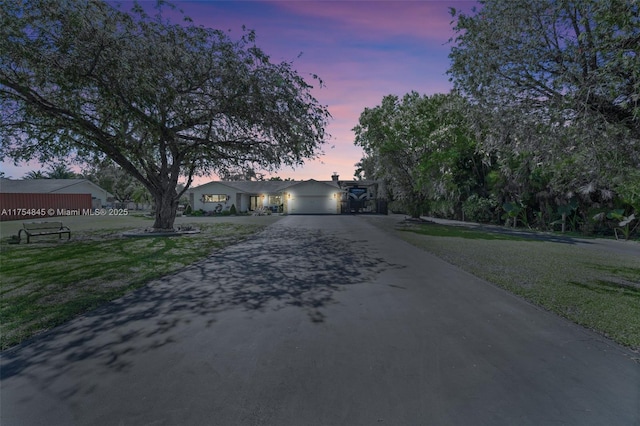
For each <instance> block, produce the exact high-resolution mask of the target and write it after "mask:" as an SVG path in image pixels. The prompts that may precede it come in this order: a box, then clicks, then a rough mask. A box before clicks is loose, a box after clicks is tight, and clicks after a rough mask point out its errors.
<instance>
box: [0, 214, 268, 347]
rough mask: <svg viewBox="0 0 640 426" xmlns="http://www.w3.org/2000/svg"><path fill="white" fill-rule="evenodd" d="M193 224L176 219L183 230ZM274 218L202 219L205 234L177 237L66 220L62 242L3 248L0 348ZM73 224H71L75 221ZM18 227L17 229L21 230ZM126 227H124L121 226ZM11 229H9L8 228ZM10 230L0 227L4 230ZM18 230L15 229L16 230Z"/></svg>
mask: <svg viewBox="0 0 640 426" xmlns="http://www.w3.org/2000/svg"><path fill="white" fill-rule="evenodd" d="M189 219H190V218H184V219H183V220H181V223H182V225H183V226H184V225H185V224H186V223H188V222H189ZM277 219H278V217H264V218H257V219H256V218H252V217H242V218H232V219H229V220H221V221H219V220H216V219H215V218H206V220H204V219H203V220H199V221H196V223H193V224H192V225H193V226H195V227H198V228H199V229H200V230H201V231H202V232H201V233H200V234H194V235H183V236H179V237H144V238H124V237H122V231H125V230H127V229H131V228H130V227H131V226H132V225H133V226H139V225H140V224H143V225H146V226H149V225H150V224H151V223H150V222H149V221H145V219H143V218H137V219H136V218H131V217H130V218H127V219H126V220H122V219H118V218H112V219H111V220H110V221H109V220H107V221H105V222H104V223H102V224H100V226H101V227H103V228H107V229H100V230H89V229H87V230H78V229H83V228H84V226H83V223H84V222H82V221H87V227H89V228H90V227H91V226H92V225H93V226H97V225H96V222H91V221H90V220H87V219H86V218H74V219H68V220H64V223H65V224H70V227H71V229H72V239H71V241H66V236H65V237H64V238H63V239H62V240H59V239H58V237H57V236H47V237H40V238H35V239H34V240H33V242H32V243H31V244H24V243H23V244H19V245H11V244H8V243H7V241H6V238H4V239H3V240H2V243H1V244H0V276H2V280H1V281H0V347H1V348H2V349H6V348H8V347H10V346H13V345H15V344H17V343H19V342H21V341H23V340H25V339H27V338H29V337H31V336H33V335H35V334H37V333H39V332H42V331H45V330H47V329H49V328H51V327H54V326H56V325H58V324H61V323H63V322H65V321H68V320H69V319H70V318H73V317H74V316H77V315H79V314H81V313H83V312H86V311H89V310H91V309H94V308H96V307H97V306H99V305H101V304H103V303H105V302H107V301H109V300H113V299H115V298H117V297H120V296H122V295H124V294H125V293H127V292H129V291H131V290H133V289H136V288H139V287H141V286H143V285H144V284H145V283H147V282H149V281H150V280H152V279H154V278H158V277H161V276H163V275H166V274H168V273H171V272H173V271H176V270H178V269H180V268H182V267H184V266H186V265H189V264H191V263H193V262H195V261H197V260H199V259H202V258H204V257H206V256H208V255H209V254H211V253H212V252H213V251H214V250H216V249H219V248H221V247H224V246H226V245H229V244H233V243H235V242H238V241H240V240H242V239H244V238H246V237H247V236H250V235H252V234H254V233H256V232H258V231H260V230H262V229H264V227H265V226H266V225H268V224H269V223H272V222H274V221H275V220H277ZM74 220H75V222H74ZM20 224H21V223H20ZM125 224H126V225H127V227H125V228H122V225H125ZM7 225H8V226H7ZM13 225H14V224H6V223H5V224H3V225H2V228H3V230H4V231H6V234H7V235H12V234H13V232H12V231H8V230H7V229H8V228H10V227H11V226H13ZM14 227H15V226H14Z"/></svg>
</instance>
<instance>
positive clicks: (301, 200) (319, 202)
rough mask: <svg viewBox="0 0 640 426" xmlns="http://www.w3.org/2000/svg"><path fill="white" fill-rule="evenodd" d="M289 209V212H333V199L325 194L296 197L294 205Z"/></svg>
mask: <svg viewBox="0 0 640 426" xmlns="http://www.w3.org/2000/svg"><path fill="white" fill-rule="evenodd" d="M292 207H293V208H292V209H290V212H289V213H291V214H335V213H336V204H335V200H332V199H331V198H329V197H327V196H320V197H318V196H306V197H304V196H303V197H300V196H299V197H296V200H295V205H294V206H292Z"/></svg>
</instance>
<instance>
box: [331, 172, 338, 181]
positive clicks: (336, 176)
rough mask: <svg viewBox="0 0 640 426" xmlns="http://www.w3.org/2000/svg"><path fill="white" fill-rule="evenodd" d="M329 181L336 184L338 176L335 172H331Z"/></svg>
mask: <svg viewBox="0 0 640 426" xmlns="http://www.w3.org/2000/svg"><path fill="white" fill-rule="evenodd" d="M331 180H332V181H334V182H338V174H337V173H336V172H333V174H332V175H331Z"/></svg>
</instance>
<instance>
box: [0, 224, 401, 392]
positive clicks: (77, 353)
mask: <svg viewBox="0 0 640 426" xmlns="http://www.w3.org/2000/svg"><path fill="white" fill-rule="evenodd" d="M390 267H397V266H394V265H391V264H389V263H387V262H386V261H385V260H384V259H382V258H380V257H378V256H377V255H376V249H375V247H372V245H369V244H367V242H366V241H355V240H351V239H349V238H348V237H345V236H342V235H340V236H338V235H335V234H330V233H325V232H322V231H318V230H314V229H300V228H296V229H290V228H287V227H286V226H283V225H280V224H275V225H273V226H271V227H269V228H267V229H266V230H265V231H263V232H262V233H260V234H258V235H257V236H255V237H253V238H251V239H249V240H247V241H244V242H242V243H240V244H236V245H234V246H229V247H227V248H225V249H222V250H220V251H219V252H217V253H214V254H213V255H212V256H210V257H209V258H207V259H205V260H203V261H200V262H198V263H196V264H193V265H191V266H189V267H187V268H185V269H183V270H181V271H179V272H177V273H174V274H172V275H169V276H166V277H164V278H162V279H159V280H156V281H153V282H151V283H149V284H148V285H147V286H145V287H143V288H141V289H139V290H137V291H135V292H133V293H131V294H129V295H127V296H125V297H123V298H121V299H118V300H116V301H113V302H111V303H109V304H107V305H105V306H103V307H101V308H99V309H97V310H95V311H92V312H90V313H88V314H85V315H83V316H81V317H79V318H76V319H75V320H72V321H70V322H69V323H67V324H64V325H62V326H60V327H58V328H56V329H53V330H51V331H48V332H46V333H44V334H42V335H40V336H37V337H35V338H33V339H31V340H30V341H28V342H25V343H23V344H21V345H18V346H17V347H15V348H12V349H10V350H7V351H5V352H4V353H2V356H1V360H2V368H1V370H0V377H1V378H2V380H6V379H8V378H11V377H12V376H15V375H19V374H23V375H24V374H34V375H37V378H38V382H39V384H40V386H42V387H44V388H46V387H48V386H49V385H51V384H53V383H55V382H58V383H57V384H56V386H57V387H60V386H61V384H60V383H59V382H63V381H64V380H58V379H59V378H60V377H61V376H64V375H65V374H67V372H68V371H69V369H71V368H74V375H75V376H77V375H78V374H79V369H80V370H82V369H86V370H87V373H88V374H91V373H90V371H93V370H95V369H96V368H97V369H99V370H103V371H106V372H108V371H116V372H126V371H127V370H128V369H129V367H130V366H131V363H132V362H133V361H134V359H135V358H134V357H135V356H138V355H140V354H143V353H145V352H148V351H151V350H154V349H157V348H159V347H162V346H165V345H169V344H174V343H179V342H180V341H181V340H183V337H184V335H185V333H192V332H194V331H198V330H202V329H206V328H207V327H211V326H212V325H213V324H214V323H215V322H216V315H217V314H220V313H221V312H222V311H227V310H232V309H234V310H239V311H240V312H244V311H247V312H264V311H269V310H279V309H283V308H285V307H287V306H294V307H299V308H300V309H303V310H305V311H306V313H307V314H308V316H309V319H310V321H312V322H322V321H323V320H324V314H323V312H322V308H323V307H324V306H327V305H328V304H330V303H333V302H334V293H335V292H337V291H341V290H343V289H345V288H346V287H347V286H349V285H353V284H360V283H365V282H367V281H369V280H371V279H372V278H373V277H374V276H375V275H377V274H379V273H380V272H382V271H384V270H386V269H388V268H390ZM83 360H90V361H89V362H86V363H80V365H75V366H74V364H76V363H77V362H79V361H83ZM31 370H37V373H34V372H32V371H31ZM55 391H56V392H57V393H58V394H59V395H62V396H63V397H65V396H66V397H68V396H71V395H73V394H75V393H77V392H90V391H91V389H89V388H88V383H87V384H85V386H84V387H83V386H81V385H80V384H78V383H77V382H76V383H75V384H74V383H67V385H66V386H62V388H58V389H56V390H55Z"/></svg>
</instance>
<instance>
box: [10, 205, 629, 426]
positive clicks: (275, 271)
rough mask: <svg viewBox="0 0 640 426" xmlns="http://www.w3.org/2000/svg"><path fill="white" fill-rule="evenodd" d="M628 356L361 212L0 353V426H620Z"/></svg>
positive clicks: (289, 231) (261, 239)
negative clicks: (411, 242) (393, 234)
mask: <svg viewBox="0 0 640 426" xmlns="http://www.w3.org/2000/svg"><path fill="white" fill-rule="evenodd" d="M634 357H637V354H634V353H632V352H630V351H627V350H625V349H624V348H622V347H619V346H617V345H615V344H613V343H611V342H609V341H608V340H606V339H604V338H602V337H600V336H598V335H596V334H594V333H591V332H589V331H587V330H585V329H582V328H580V327H578V326H575V325H573V324H572V323H570V322H568V321H566V320H564V319H561V318H558V317H556V316H554V315H552V314H549V313H547V312H545V311H542V310H540V309H538V308H535V307H533V306H532V305H530V304H528V303H526V302H524V301H522V300H521V299H519V298H516V297H514V296H512V295H510V294H508V293H506V292H505V291H503V290H501V289H498V288H496V287H494V286H493V285H491V284H489V283H486V282H484V281H482V280H479V279H477V278H475V277H473V276H471V275H469V274H468V273H466V272H464V271H462V270H460V269H458V268H456V267H454V266H451V265H449V264H447V263H445V262H443V261H441V260H439V259H438V258H436V257H434V256H432V255H430V254H428V253H425V252H423V251H421V250H419V249H417V248H415V247H413V246H411V245H409V244H408V243H406V242H404V241H402V240H400V239H397V238H393V237H391V236H390V235H388V234H386V233H384V232H383V231H381V230H379V229H378V228H375V227H374V226H372V225H371V224H369V223H367V222H366V221H365V220H363V219H362V218H360V217H354V216H338V217H333V216H288V217H285V218H283V219H282V220H280V221H278V222H276V223H275V224H274V225H272V226H270V227H269V228H267V230H266V231H264V232H263V233H261V234H259V235H258V236H257V237H255V238H253V239H251V240H248V241H245V242H243V243H241V244H238V245H235V246H232V247H228V248H226V249H224V250H222V251H220V252H218V253H216V254H215V255H214V256H212V257H211V258H209V259H207V260H206V261H203V262H200V263H198V264H196V265H193V266H192V267H189V268H187V269H185V270H183V271H181V272H179V273H176V274H174V275H171V276H168V277H165V278H164V279H161V280H158V281H156V282H154V283H152V284H151V285H149V286H147V287H145V288H143V289H141V290H139V291H137V292H135V293H133V294H131V295H129V296H128V297H125V298H123V299H120V300H118V301H116V302H114V303H111V304H109V305H107V306H105V307H103V308H102V309H99V310H97V311H95V312H92V313H91V314H88V315H85V316H83V317H81V318H78V319H77V320H74V321H71V322H70V323H68V324H66V325H64V326H62V327H59V328H57V329H55V330H52V331H51V332H49V333H47V334H44V335H42V336H39V337H38V338H36V339H34V340H33V341H31V342H29V343H27V344H25V345H22V346H19V347H17V348H15V349H13V350H11V351H6V352H4V353H2V355H1V357H0V362H1V370H0V373H1V379H2V382H1V388H0V392H1V394H0V397H1V401H0V402H1V405H0V410H1V411H0V416H1V417H0V423H1V424H2V425H3V426H11V425H20V426H23V425H136V426H138V425H604V424H607V425H637V424H640V364H639V363H638V362H637V361H636V360H634Z"/></svg>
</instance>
